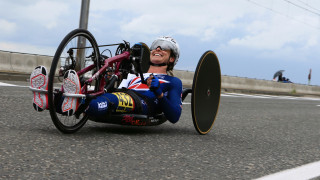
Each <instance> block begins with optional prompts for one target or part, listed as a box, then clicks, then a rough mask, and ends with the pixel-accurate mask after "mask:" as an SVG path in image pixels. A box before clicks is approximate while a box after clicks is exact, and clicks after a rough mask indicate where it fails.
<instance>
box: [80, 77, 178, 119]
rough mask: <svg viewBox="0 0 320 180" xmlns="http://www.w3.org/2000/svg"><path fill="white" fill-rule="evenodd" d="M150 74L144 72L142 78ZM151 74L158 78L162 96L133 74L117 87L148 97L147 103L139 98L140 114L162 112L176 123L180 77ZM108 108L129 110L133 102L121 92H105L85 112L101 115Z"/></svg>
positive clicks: (121, 110) (120, 110)
mask: <svg viewBox="0 0 320 180" xmlns="http://www.w3.org/2000/svg"><path fill="white" fill-rule="evenodd" d="M150 74H151V73H145V74H144V79H145V80H146V79H147V78H148V77H149V76H150ZM153 75H154V76H156V77H157V78H158V79H159V82H160V88H161V90H162V92H163V97H162V98H157V97H156V96H155V94H154V93H153V92H152V91H150V90H149V87H148V86H147V85H146V84H143V83H141V78H140V77H137V76H136V75H134V74H129V75H128V77H127V79H124V80H123V81H122V82H121V84H120V85H119V87H118V88H127V89H131V90H133V91H136V92H137V93H139V94H141V95H142V96H143V97H146V98H147V99H148V103H149V104H148V105H147V103H146V102H145V101H144V99H141V104H142V107H143V112H142V114H157V113H161V112H163V113H164V115H165V117H166V118H167V119H168V120H169V121H170V122H171V123H176V122H177V121H178V120H179V118H180V115H181V111H182V100H181V96H182V82H181V80H180V79H178V78H176V77H172V76H168V75H166V74H153ZM150 103H151V105H150ZM110 108H112V109H113V110H115V111H117V112H130V111H132V110H133V109H134V103H132V99H130V97H128V96H126V95H123V94H121V93H120V94H119V93H105V94H103V95H101V96H99V97H97V98H96V99H94V100H92V101H91V102H90V105H89V108H88V109H87V111H86V113H88V114H89V115H92V116H103V115H105V113H106V112H107V111H108V110H110Z"/></svg>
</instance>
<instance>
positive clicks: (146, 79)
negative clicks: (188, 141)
mask: <svg viewBox="0 0 320 180" xmlns="http://www.w3.org/2000/svg"><path fill="white" fill-rule="evenodd" d="M78 36H79V37H78ZM81 38H84V39H86V40H85V43H84V44H85V45H82V47H81V46H79V44H81V43H79V42H82V41H83V39H81ZM73 40H75V41H76V43H72V41H73ZM69 44H72V45H69ZM87 49H91V50H89V52H88V53H87V52H85V51H86V50H87ZM74 51H76V52H74ZM211 52H212V51H210V52H206V53H205V54H204V55H203V56H202V57H201V59H200V61H201V64H200V65H199V63H198V67H197V72H196V74H195V78H194V80H195V79H196V81H197V82H199V81H200V80H198V79H199V77H202V76H203V75H202V74H203V73H198V71H200V70H199V69H201V67H202V69H203V67H204V66H207V65H208V64H207V65H204V64H205V63H202V62H207V61H208V60H206V59H208V58H209V59H212V55H214V57H216V56H215V54H214V53H213V52H212V53H211ZM64 53H65V54H64ZM63 54H64V55H63ZM110 54H111V53H110ZM111 56H112V55H111ZM148 56H149V57H148ZM179 56H180V49H179V45H178V43H177V42H176V41H175V40H174V39H173V38H171V37H160V38H157V39H156V40H155V41H154V42H153V43H152V44H151V46H150V50H149V48H148V47H147V46H146V45H145V44H144V43H138V44H135V45H134V46H133V47H132V48H130V46H129V45H128V43H127V42H125V43H122V44H119V47H118V49H117V52H116V56H114V57H107V56H104V55H102V54H101V55H100V53H99V48H98V45H97V44H96V41H95V39H94V37H93V36H92V35H91V33H89V32H88V31H86V30H83V29H77V30H74V31H72V32H71V33H69V34H68V35H67V36H66V37H65V39H64V40H63V41H62V42H61V44H60V46H59V47H58V50H57V52H56V54H55V57H54V60H53V63H52V66H51V69H50V74H48V72H47V70H46V68H45V67H44V66H38V67H36V68H35V70H34V71H33V72H32V74H31V77H30V84H31V88H30V89H31V90H32V91H33V95H34V96H33V106H34V108H35V110H37V111H43V110H45V109H49V110H50V115H51V118H52V120H53V122H54V124H55V126H56V127H57V128H58V129H59V130H60V131H62V132H64V133H73V132H75V131H77V130H79V129H80V128H81V127H82V126H83V125H84V124H85V122H86V120H87V119H90V120H93V121H97V122H107V123H115V124H124V125H140V126H147V125H159V124H162V123H163V122H165V121H166V120H169V121H170V122H171V123H176V122H177V121H178V120H179V118H180V115H181V111H182V100H183V99H184V98H185V96H186V95H187V94H188V93H190V92H192V93H193V95H192V97H199V98H203V97H201V96H203V92H202V93H201V94H202V95H196V94H194V88H195V86H196V85H195V84H193V89H192V90H191V89H183V87H182V82H181V80H180V79H179V78H177V77H173V76H170V75H168V73H169V74H171V73H170V72H171V71H172V70H173V67H174V66H175V65H176V63H177V61H178V59H179ZM81 57H82V59H89V60H90V59H91V60H92V62H91V64H90V63H89V65H85V68H80V69H78V70H77V71H76V67H77V63H79V60H80V58H81ZM63 59H64V61H63ZM202 59H203V60H202ZM216 60H217V58H216ZM59 61H61V62H59ZM67 62H68V63H67ZM59 63H60V64H59ZM61 64H68V65H65V66H62V65H61ZM202 64H203V65H202ZM209 65H210V63H209ZM218 65H219V64H218ZM142 66H143V67H142ZM211 66H212V65H211ZM214 66H217V65H216V64H215V65H214ZM56 67H58V68H56ZM146 68H148V69H147V71H146ZM142 69H144V70H142ZM217 69H218V74H219V77H218V81H216V82H215V83H214V85H215V86H217V87H215V88H216V89H218V91H216V90H214V92H213V91H212V90H213V89H212V88H211V87H210V86H209V88H205V91H206V92H205V93H204V94H205V96H206V97H204V98H206V99H208V97H214V98H215V99H214V106H215V107H211V108H213V109H215V111H214V114H213V115H211V118H210V120H205V121H204V122H201V121H196V120H195V118H196V116H203V115H201V114H202V113H200V114H199V113H198V114H199V115H196V112H197V110H196V108H193V109H194V112H195V113H193V119H194V124H195V127H196V129H197V131H198V132H199V133H200V134H206V133H208V132H209V131H210V129H211V127H212V125H213V121H214V119H215V116H216V113H217V110H218V105H219V99H220V81H221V80H220V66H219V68H216V69H213V70H217ZM202 71H204V70H202ZM207 71H208V70H207ZM62 72H63V73H62ZM142 72H146V73H142ZM57 74H58V75H57ZM62 74H63V75H62ZM57 76H60V77H61V76H63V83H62V84H61V83H60V84H59V82H57V81H58V80H57V78H56V77H57ZM196 76H197V77H196ZM141 77H143V78H141ZM120 80H121V82H119V81H120ZM117 83H120V85H117ZM92 84H93V85H95V86H94V87H93V86H92ZM208 84H210V83H208ZM198 85H199V86H200V85H201V84H198ZM114 87H116V88H114ZM201 91H202V90H201ZM211 93H212V94H215V95H213V96H212V94H211ZM217 97H218V99H217ZM199 98H198V99H199ZM192 101H193V103H192V104H195V103H196V100H193V99H192ZM206 101H209V100H206ZM207 105H208V106H211V105H210V103H209V104H207ZM207 105H205V106H207ZM204 108H205V107H204ZM213 116H214V117H213ZM212 117H213V120H212ZM201 118H202V117H201ZM196 119H197V118H196ZM202 126H203V127H204V128H203V127H202Z"/></svg>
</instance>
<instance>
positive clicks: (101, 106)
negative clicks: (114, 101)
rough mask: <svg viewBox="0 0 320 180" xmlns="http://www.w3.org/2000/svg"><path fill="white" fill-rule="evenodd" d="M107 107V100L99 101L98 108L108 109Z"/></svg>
mask: <svg viewBox="0 0 320 180" xmlns="http://www.w3.org/2000/svg"><path fill="white" fill-rule="evenodd" d="M107 107H108V102H107V101H104V102H98V109H99V110H104V109H107Z"/></svg>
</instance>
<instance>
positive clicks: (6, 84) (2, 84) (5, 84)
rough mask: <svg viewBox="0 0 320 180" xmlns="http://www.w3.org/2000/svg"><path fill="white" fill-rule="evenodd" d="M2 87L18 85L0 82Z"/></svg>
mask: <svg viewBox="0 0 320 180" xmlns="http://www.w3.org/2000/svg"><path fill="white" fill-rule="evenodd" d="M0 86H17V85H14V84H8V83H2V82H0Z"/></svg>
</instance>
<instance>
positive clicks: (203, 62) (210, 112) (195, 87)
mask: <svg viewBox="0 0 320 180" xmlns="http://www.w3.org/2000/svg"><path fill="white" fill-rule="evenodd" d="M220 92H221V72H220V64H219V60H218V58H217V56H216V54H215V53H214V52H213V51H207V52H205V53H204V54H203V55H202V56H201V58H200V60H199V62H198V65H197V68H196V71H195V74H194V77H193V84H192V97H191V107H192V118H193V124H194V127H195V129H196V130H197V131H198V133H200V134H207V133H208V132H209V131H210V130H211V128H212V126H213V123H214V121H215V119H216V116H217V113H218V109H219V104H220Z"/></svg>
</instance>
